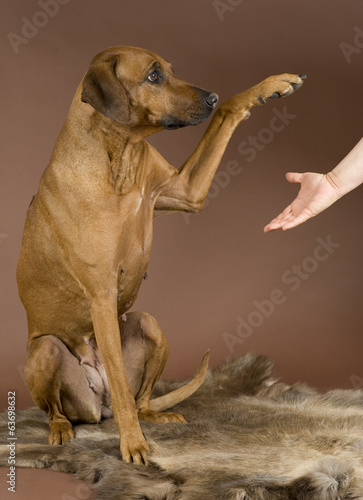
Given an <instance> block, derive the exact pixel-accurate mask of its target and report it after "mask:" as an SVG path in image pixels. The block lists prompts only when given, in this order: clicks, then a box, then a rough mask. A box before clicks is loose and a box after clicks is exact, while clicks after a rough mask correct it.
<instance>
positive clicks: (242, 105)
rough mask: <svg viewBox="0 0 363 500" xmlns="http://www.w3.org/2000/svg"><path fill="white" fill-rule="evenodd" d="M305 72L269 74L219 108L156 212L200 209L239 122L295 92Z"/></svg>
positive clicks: (159, 201) (164, 190) (159, 200)
mask: <svg viewBox="0 0 363 500" xmlns="http://www.w3.org/2000/svg"><path fill="white" fill-rule="evenodd" d="M304 78H305V76H304V75H301V76H297V75H290V74H286V73H285V74H282V75H278V76H270V77H269V78H267V79H266V80H263V81H262V82H261V83H259V84H258V85H256V86H254V87H252V88H251V89H249V90H247V91H245V92H242V93H241V94H237V95H235V96H233V97H232V98H230V99H229V100H228V101H226V102H225V103H224V104H222V105H221V106H220V107H219V109H218V110H217V111H216V113H215V115H214V117H213V119H212V121H211V123H210V125H209V127H208V129H207V130H206V132H205V134H204V136H203V137H202V139H201V141H200V143H199V145H198V146H197V148H196V149H195V151H194V152H193V153H192V155H191V156H190V157H189V158H188V160H187V161H186V162H185V163H184V165H183V166H182V167H181V168H180V169H179V170H176V171H175V173H174V175H173V176H172V177H171V179H170V181H169V182H167V183H165V185H164V186H163V190H162V191H161V194H160V196H159V198H158V201H157V203H156V205H155V209H156V210H157V211H161V212H162V211H164V210H165V211H175V210H177V211H178V210H180V211H187V212H199V211H200V210H201V209H202V208H203V204H204V200H205V198H206V196H207V193H208V190H209V187H210V185H211V182H212V180H213V177H214V174H215V172H216V170H217V168H218V165H219V163H220V161H221V158H222V155H223V153H224V151H225V149H226V147H227V144H228V142H229V140H230V138H231V136H232V133H233V131H234V130H235V128H236V127H237V125H238V124H239V123H240V122H241V121H242V120H246V119H247V118H248V117H249V116H250V109H251V108H252V107H253V106H260V105H261V104H265V103H266V100H267V99H269V98H271V97H285V96H288V95H290V94H292V93H293V92H294V91H295V90H296V89H298V88H299V87H300V86H301V85H302V83H303V79H304Z"/></svg>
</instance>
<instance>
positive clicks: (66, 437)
mask: <svg viewBox="0 0 363 500" xmlns="http://www.w3.org/2000/svg"><path fill="white" fill-rule="evenodd" d="M49 426H50V432H49V436H48V443H49V444H54V445H58V444H64V443H67V442H68V441H71V440H72V439H74V436H75V434H74V430H73V428H72V425H71V424H70V423H69V422H61V423H57V422H52V423H51V424H49Z"/></svg>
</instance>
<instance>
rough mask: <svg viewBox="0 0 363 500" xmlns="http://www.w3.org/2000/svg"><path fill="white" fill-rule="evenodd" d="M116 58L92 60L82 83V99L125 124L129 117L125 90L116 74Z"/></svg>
mask: <svg viewBox="0 0 363 500" xmlns="http://www.w3.org/2000/svg"><path fill="white" fill-rule="evenodd" d="M116 62H117V61H116V58H114V57H113V58H110V59H108V60H100V61H97V60H96V61H93V62H92V63H91V66H90V69H89V70H88V72H87V73H86V75H85V77H84V79H83V83H82V101H83V102H87V103H88V104H90V105H91V106H93V107H94V108H95V109H96V110H97V111H98V112H99V113H101V114H102V115H104V116H106V117H107V118H110V119H111V120H113V121H115V122H118V123H121V124H126V123H128V121H129V119H130V108H129V102H128V98H127V95H126V91H125V89H124V87H123V85H122V84H121V82H120V81H119V79H118V78H117V76H116Z"/></svg>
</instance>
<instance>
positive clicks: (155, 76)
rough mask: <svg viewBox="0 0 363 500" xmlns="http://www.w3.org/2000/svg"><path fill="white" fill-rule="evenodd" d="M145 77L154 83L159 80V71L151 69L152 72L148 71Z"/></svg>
mask: <svg viewBox="0 0 363 500" xmlns="http://www.w3.org/2000/svg"><path fill="white" fill-rule="evenodd" d="M147 79H148V80H149V82H151V83H156V82H157V81H158V80H159V73H158V72H157V71H153V72H152V73H150V75H149V76H148V77H147Z"/></svg>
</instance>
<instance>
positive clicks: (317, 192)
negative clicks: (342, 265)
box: [265, 172, 339, 232]
mask: <svg viewBox="0 0 363 500" xmlns="http://www.w3.org/2000/svg"><path fill="white" fill-rule="evenodd" d="M286 177H287V180H288V181H289V182H294V183H297V182H300V183H301V187H300V191H299V193H298V195H297V197H296V198H295V200H294V201H293V202H292V203H291V204H290V205H289V206H288V207H287V208H286V209H285V210H284V211H283V212H282V213H281V214H280V215H279V216H278V217H276V219H274V220H273V221H271V222H270V224H268V225H267V226H266V227H265V232H267V231H273V230H275V229H283V230H285V229H290V228H292V227H295V226H297V225H298V224H301V223H302V222H305V221H306V220H307V219H309V218H310V217H314V216H315V215H317V214H319V213H320V212H322V211H323V210H325V209H326V208H327V207H329V206H330V205H331V204H332V203H334V202H335V201H336V200H337V199H338V198H339V193H338V189H337V186H335V185H334V183H333V182H332V181H331V179H330V178H329V177H328V175H324V174H317V173H313V172H307V173H304V174H296V173H289V174H287V175H286Z"/></svg>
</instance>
